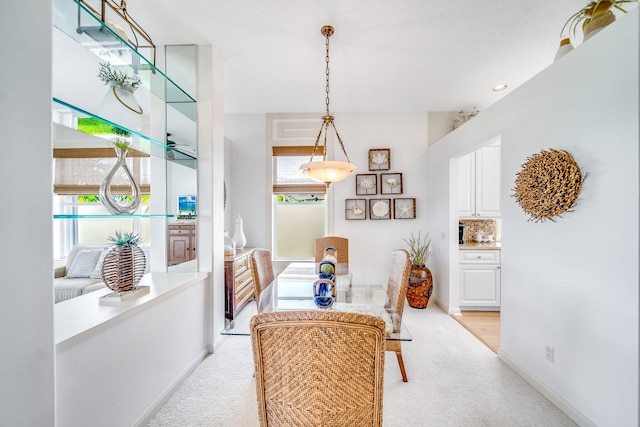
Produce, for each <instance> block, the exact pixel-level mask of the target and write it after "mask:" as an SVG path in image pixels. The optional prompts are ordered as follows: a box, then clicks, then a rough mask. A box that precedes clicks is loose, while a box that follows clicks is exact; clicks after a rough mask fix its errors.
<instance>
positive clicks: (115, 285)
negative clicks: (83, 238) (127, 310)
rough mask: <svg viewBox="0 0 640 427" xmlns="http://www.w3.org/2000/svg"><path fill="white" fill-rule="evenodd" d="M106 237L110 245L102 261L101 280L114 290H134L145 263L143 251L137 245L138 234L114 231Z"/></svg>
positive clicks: (138, 240) (138, 241)
mask: <svg viewBox="0 0 640 427" xmlns="http://www.w3.org/2000/svg"><path fill="white" fill-rule="evenodd" d="M108 239H109V241H110V242H111V247H110V248H109V251H108V252H107V254H106V256H105V257H104V262H103V263H102V280H104V283H105V284H106V285H107V286H108V287H109V289H111V290H113V291H116V292H125V291H131V290H134V289H135V288H136V287H137V286H138V283H140V279H141V278H142V275H143V274H144V270H145V268H146V264H147V260H146V258H145V256H144V252H143V251H142V249H140V248H139V247H138V243H140V235H138V234H134V233H133V232H126V233H121V232H120V231H116V232H115V235H114V236H110V237H109V238H108Z"/></svg>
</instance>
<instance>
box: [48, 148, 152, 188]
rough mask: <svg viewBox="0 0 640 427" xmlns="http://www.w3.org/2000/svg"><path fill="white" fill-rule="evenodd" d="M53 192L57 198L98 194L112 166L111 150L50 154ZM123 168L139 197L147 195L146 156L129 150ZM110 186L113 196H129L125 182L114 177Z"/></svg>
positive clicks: (148, 186) (149, 175) (149, 170)
mask: <svg viewBox="0 0 640 427" xmlns="http://www.w3.org/2000/svg"><path fill="white" fill-rule="evenodd" d="M53 157H54V181H53V192H54V193H55V194H58V195H83V194H98V192H99V189H100V184H101V183H102V181H103V180H104V178H105V176H107V174H108V173H109V171H110V170H111V168H112V167H113V165H114V164H115V162H116V158H115V150H113V149H109V148H83V149H63V148H57V149H54V150H53ZM127 166H128V167H129V170H130V171H131V174H132V175H133V177H134V179H135V181H136V182H137V183H138V185H139V186H140V191H141V193H142V194H150V192H151V168H150V161H149V155H148V154H145V153H142V152H140V151H135V150H130V151H129V153H127ZM112 183H113V185H112V186H111V192H112V193H113V194H131V188H130V186H129V180H128V178H127V177H126V176H125V175H124V174H121V175H119V174H117V175H116V176H115V177H114V179H113V181H112Z"/></svg>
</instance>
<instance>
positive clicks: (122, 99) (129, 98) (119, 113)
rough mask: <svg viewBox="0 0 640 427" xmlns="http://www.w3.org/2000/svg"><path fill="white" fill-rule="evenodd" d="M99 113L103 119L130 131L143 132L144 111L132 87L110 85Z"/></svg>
mask: <svg viewBox="0 0 640 427" xmlns="http://www.w3.org/2000/svg"><path fill="white" fill-rule="evenodd" d="M98 113H99V115H100V116H101V117H102V118H104V119H107V120H109V121H111V122H113V123H118V124H119V125H121V126H123V127H125V128H127V129H129V130H134V131H142V114H143V113H144V111H143V110H142V107H141V106H140V104H139V103H138V100H137V99H136V97H135V95H134V89H133V88H132V87H131V86H118V85H112V84H110V85H109V89H108V90H107V92H106V93H105V94H104V97H103V98H102V102H101V103H100V108H99V110H98Z"/></svg>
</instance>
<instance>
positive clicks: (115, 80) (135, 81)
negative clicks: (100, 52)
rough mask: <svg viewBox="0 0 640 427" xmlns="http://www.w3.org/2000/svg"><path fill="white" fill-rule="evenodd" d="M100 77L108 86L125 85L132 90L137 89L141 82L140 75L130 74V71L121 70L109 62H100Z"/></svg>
mask: <svg viewBox="0 0 640 427" xmlns="http://www.w3.org/2000/svg"><path fill="white" fill-rule="evenodd" d="M98 78H99V79H100V80H102V82H103V83H104V84H106V85H108V86H111V87H113V86H125V87H129V88H131V91H132V92H133V91H134V90H136V89H137V88H138V86H140V83H141V82H140V77H138V75H136V74H134V75H130V74H128V73H125V72H123V71H120V70H119V69H118V68H116V67H115V66H113V65H111V63H109V62H107V63H104V62H101V63H100V72H99V73H98Z"/></svg>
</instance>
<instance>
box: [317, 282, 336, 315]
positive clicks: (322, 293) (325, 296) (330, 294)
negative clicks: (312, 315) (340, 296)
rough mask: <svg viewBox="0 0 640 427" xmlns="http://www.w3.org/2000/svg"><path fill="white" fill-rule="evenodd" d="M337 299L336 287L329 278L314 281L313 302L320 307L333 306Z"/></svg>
mask: <svg viewBox="0 0 640 427" xmlns="http://www.w3.org/2000/svg"><path fill="white" fill-rule="evenodd" d="M335 299H336V288H335V285H334V284H333V281H331V280H329V279H318V280H316V281H315V282H313V302H314V303H315V304H316V306H317V307H318V308H325V309H326V308H331V306H332V305H333V303H334V301H335Z"/></svg>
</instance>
